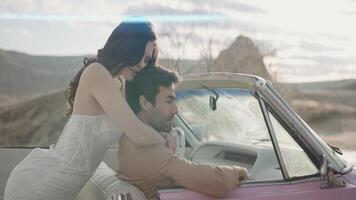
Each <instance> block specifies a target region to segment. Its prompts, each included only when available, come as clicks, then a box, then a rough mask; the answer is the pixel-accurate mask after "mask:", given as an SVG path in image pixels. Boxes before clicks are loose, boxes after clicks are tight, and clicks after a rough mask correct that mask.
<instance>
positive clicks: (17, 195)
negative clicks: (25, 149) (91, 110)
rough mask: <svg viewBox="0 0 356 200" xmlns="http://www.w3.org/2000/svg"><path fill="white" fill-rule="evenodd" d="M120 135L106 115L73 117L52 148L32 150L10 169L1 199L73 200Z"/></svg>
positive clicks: (74, 115)
mask: <svg viewBox="0 0 356 200" xmlns="http://www.w3.org/2000/svg"><path fill="white" fill-rule="evenodd" d="M121 134H122V132H121V131H120V130H119V129H118V128H117V127H116V126H115V125H114V123H113V122H112V121H111V120H110V119H109V117H108V116H107V115H99V116H88V115H76V114H73V115H72V116H71V117H70V119H69V121H68V122H67V124H66V126H65V127H64V130H63V132H62V135H61V137H60V138H59V140H58V143H57V144H56V145H55V146H52V147H50V149H39V148H37V149H34V150H33V151H32V152H31V153H30V154H29V155H28V156H27V157H26V158H25V159H24V160H23V161H21V162H20V163H19V164H18V165H17V166H16V167H15V168H14V169H13V171H12V172H11V174H10V177H9V179H8V181H7V184H6V188H5V195H4V197H5V198H4V199H5V200H72V199H74V198H75V197H76V196H77V194H78V193H79V192H80V190H81V188H82V187H83V186H84V185H85V183H86V182H87V181H88V179H89V178H90V177H91V176H92V175H93V173H94V171H95V170H96V168H97V167H98V165H99V163H100V161H101V160H102V159H103V157H104V154H105V152H106V150H107V148H108V147H109V146H110V145H111V144H113V143H114V142H117V141H118V140H119V138H120V136H121Z"/></svg>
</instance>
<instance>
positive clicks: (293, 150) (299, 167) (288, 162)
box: [269, 112, 319, 178]
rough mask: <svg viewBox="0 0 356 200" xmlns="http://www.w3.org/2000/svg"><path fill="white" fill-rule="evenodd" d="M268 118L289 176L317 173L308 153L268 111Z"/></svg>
mask: <svg viewBox="0 0 356 200" xmlns="http://www.w3.org/2000/svg"><path fill="white" fill-rule="evenodd" d="M269 118H270V119H271V124H272V126H273V130H274V133H275V135H276V138H277V142H278V145H279V148H280V151H281V154H282V157H283V160H284V163H285V166H286V168H287V172H288V175H289V177H290V178H295V177H303V176H309V175H315V174H318V173H319V171H318V168H317V167H315V165H314V164H313V162H312V161H311V160H310V158H309V157H308V155H307V154H306V153H305V152H304V150H303V149H302V148H301V147H300V146H299V145H298V144H297V142H296V141H295V140H294V139H293V138H292V137H291V136H290V134H289V133H288V131H287V130H286V129H285V128H284V127H283V126H282V125H281V123H280V122H279V121H278V120H277V119H276V118H275V117H274V115H273V114H272V113H270V112H269Z"/></svg>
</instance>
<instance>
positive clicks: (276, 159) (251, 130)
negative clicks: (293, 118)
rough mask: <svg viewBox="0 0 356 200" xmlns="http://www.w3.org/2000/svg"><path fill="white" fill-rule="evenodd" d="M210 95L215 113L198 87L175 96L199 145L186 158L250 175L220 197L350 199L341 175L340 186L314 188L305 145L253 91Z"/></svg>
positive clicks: (315, 174)
mask: <svg viewBox="0 0 356 200" xmlns="http://www.w3.org/2000/svg"><path fill="white" fill-rule="evenodd" d="M210 90H211V88H210ZM214 92H215V93H217V94H219V98H220V100H219V101H220V103H218V105H217V110H212V109H211V106H210V105H208V103H206V102H208V99H209V96H211V94H209V91H207V90H204V89H200V90H199V89H198V90H191V91H188V92H181V93H178V94H177V97H178V107H179V111H180V118H181V119H182V120H183V121H184V124H186V125H187V126H188V127H190V130H192V132H193V134H195V135H196V136H197V138H198V140H200V142H201V144H200V145H199V146H198V147H196V148H195V150H193V152H192V154H193V155H191V156H190V159H192V160H193V161H195V162H198V163H199V162H201V163H208V164H212V165H226V164H232V165H234V164H235V165H239V166H244V167H246V168H247V169H248V170H249V172H250V174H251V177H252V180H250V181H248V182H246V183H244V184H242V186H241V187H236V189H234V190H233V191H231V192H229V193H228V194H226V196H225V197H223V198H221V199H330V200H331V199H353V197H354V195H355V187H354V185H353V184H350V183H349V182H348V181H347V180H346V179H345V178H344V177H343V176H341V175H340V176H338V177H337V179H339V180H340V181H343V182H344V183H345V186H344V187H338V188H332V187H330V188H325V189H321V188H320V183H321V181H320V175H319V164H318V163H317V161H316V160H315V159H313V158H312V157H311V156H310V155H309V154H308V153H309V152H310V150H309V149H308V146H307V145H303V143H302V140H298V138H297V137H296V135H297V134H298V133H296V130H294V129H292V128H291V127H288V125H287V123H285V121H284V120H283V117H282V116H279V115H278V112H275V111H274V110H273V108H272V107H271V106H269V105H268V104H267V103H266V102H264V101H263V100H262V99H261V98H259V96H258V95H255V94H256V93H254V92H253V91H250V90H245V89H237V88H234V89H231V88H228V89H226V88H225V89H222V88H214ZM241 113H243V114H241ZM221 124H223V126H220V125H221ZM197 127H198V128H197ZM226 128H228V129H229V130H226ZM194 131H196V132H198V133H194ZM219 131H220V132H223V133H224V134H223V135H222V134H219ZM291 132H293V134H291ZM231 133H234V134H231ZM235 133H239V134H240V133H244V134H242V136H241V135H239V134H235ZM188 135H189V134H188ZM291 135H292V136H291ZM236 138H237V140H236V141H237V142H236V141H234V139H236ZM231 141H233V142H231ZM241 141H244V142H241ZM249 142H250V143H249ZM246 152H254V153H246ZM221 155H222V156H221ZM248 156H250V157H248ZM254 156H255V157H254ZM254 158H255V160H253V159H254ZM251 160H253V161H252V162H250V161H251ZM160 197H161V199H164V200H166V199H167V200H168V199H169V200H173V199H213V198H212V197H209V196H206V195H204V194H200V193H196V192H193V191H189V190H187V189H183V188H173V189H164V190H160Z"/></svg>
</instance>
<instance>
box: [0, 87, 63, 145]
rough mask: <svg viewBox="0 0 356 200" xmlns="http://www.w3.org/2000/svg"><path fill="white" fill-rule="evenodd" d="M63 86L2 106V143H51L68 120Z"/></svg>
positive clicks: (0, 137) (0, 138) (0, 129)
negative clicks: (59, 88)
mask: <svg viewBox="0 0 356 200" xmlns="http://www.w3.org/2000/svg"><path fill="white" fill-rule="evenodd" d="M65 112H66V103H65V95H64V91H63V90H57V91H52V92H49V93H46V94H42V95H41V94H40V95H37V96H33V97H32V98H29V99H27V100H24V101H21V102H18V103H15V104H11V105H9V106H5V107H0V146H2V145H5V146H48V145H50V144H53V143H55V141H57V139H58V135H59V134H60V131H61V130H62V129H63V126H64V124H65V122H66V120H67V117H66V116H65Z"/></svg>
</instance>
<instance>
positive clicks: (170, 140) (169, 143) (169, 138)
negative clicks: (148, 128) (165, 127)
mask: <svg viewBox="0 0 356 200" xmlns="http://www.w3.org/2000/svg"><path fill="white" fill-rule="evenodd" d="M160 134H161V135H162V136H163V137H164V139H165V145H166V147H168V149H170V150H171V151H172V152H173V153H175V152H176V149H177V139H176V137H174V135H172V134H171V133H166V132H160Z"/></svg>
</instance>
